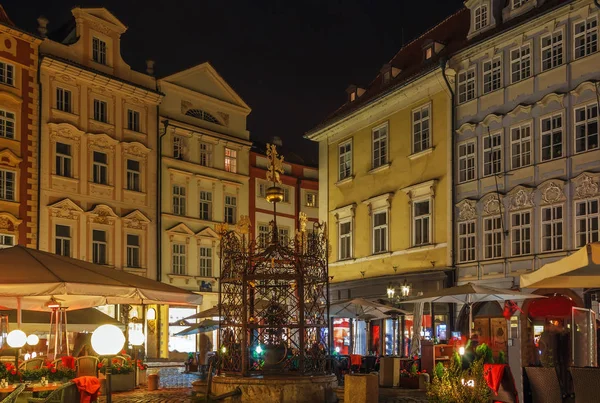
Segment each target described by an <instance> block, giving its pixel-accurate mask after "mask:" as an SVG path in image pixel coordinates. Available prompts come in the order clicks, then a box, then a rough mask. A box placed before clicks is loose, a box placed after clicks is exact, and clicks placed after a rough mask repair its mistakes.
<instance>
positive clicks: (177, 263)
mask: <svg viewBox="0 0 600 403" xmlns="http://www.w3.org/2000/svg"><path fill="white" fill-rule="evenodd" d="M172 251H173V256H172V259H173V274H183V275H185V274H186V268H185V260H186V255H185V245H184V244H182V243H174V244H173V247H172Z"/></svg>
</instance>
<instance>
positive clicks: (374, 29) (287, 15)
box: [0, 0, 462, 156]
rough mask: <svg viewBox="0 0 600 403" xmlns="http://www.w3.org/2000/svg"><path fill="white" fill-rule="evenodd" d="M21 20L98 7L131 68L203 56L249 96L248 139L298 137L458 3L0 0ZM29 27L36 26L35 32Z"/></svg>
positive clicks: (54, 22)
mask: <svg viewBox="0 0 600 403" xmlns="http://www.w3.org/2000/svg"><path fill="white" fill-rule="evenodd" d="M0 3H1V4H2V5H3V6H4V8H5V10H6V12H7V13H8V15H9V17H10V18H11V19H12V20H13V22H15V24H17V25H18V26H20V27H21V28H24V29H27V30H30V31H34V30H36V28H37V22H36V19H37V17H38V16H40V15H44V16H46V17H47V18H48V19H49V20H50V24H49V25H48V28H49V30H50V31H52V30H53V29H56V28H58V27H59V26H60V25H61V24H62V23H63V22H65V21H66V20H67V19H68V18H69V17H70V16H71V13H70V10H71V8H72V7H74V6H76V5H79V6H82V7H106V8H107V9H108V10H109V11H111V12H112V13H113V14H115V16H116V17H117V18H119V19H120V20H121V21H122V22H123V23H124V24H125V25H126V26H127V27H128V28H129V29H128V31H127V32H126V33H125V34H124V35H123V36H122V44H121V52H122V55H123V58H124V59H125V61H126V62H127V63H129V64H130V65H131V66H132V68H134V69H136V70H141V71H144V70H145V60H146V59H153V60H155V61H156V67H155V70H156V74H157V75H158V76H159V77H161V76H165V75H168V74H171V73H174V72H176V71H180V70H183V69H185V68H187V67H191V66H194V65H196V64H199V63H202V62H204V61H210V63H211V64H212V65H213V66H214V67H215V68H216V69H217V71H218V72H219V73H220V74H221V75H222V76H223V78H224V79H225V80H226V81H227V82H228V83H229V84H230V85H231V86H232V87H233V88H234V89H235V91H236V92H237V93H238V94H239V95H240V96H241V97H242V98H243V99H244V100H245V101H246V103H248V105H250V107H251V108H252V113H251V114H250V116H249V119H248V129H249V130H250V133H251V136H252V138H253V139H257V140H268V139H270V138H271V137H272V136H280V137H281V138H282V139H283V141H284V144H285V145H286V146H291V147H293V148H296V149H298V150H299V151H301V153H303V154H305V155H306V154H307V153H311V154H312V155H313V156H314V155H315V154H313V153H316V150H317V147H316V145H315V144H314V143H311V142H309V141H307V140H303V139H302V135H303V134H304V132H306V131H307V130H309V129H311V128H312V127H313V126H315V125H316V124H317V123H319V122H320V121H321V120H323V118H324V117H326V116H327V115H328V114H329V113H331V112H332V111H334V110H335V109H337V108H338V107H339V106H340V105H341V104H342V103H344V102H345V99H346V95H345V92H344V90H345V89H346V87H347V86H348V85H349V84H357V85H363V86H366V85H368V83H369V82H370V81H371V80H372V79H373V78H374V77H375V75H376V74H377V73H378V71H379V69H380V68H381V66H382V65H383V64H384V63H386V62H388V61H389V60H390V59H391V58H392V57H393V56H394V54H395V53H396V52H397V51H398V50H399V49H400V47H401V45H402V43H403V38H404V43H406V42H408V41H410V40H411V39H412V38H414V37H415V36H418V35H420V34H421V33H422V32H423V31H425V30H427V29H428V28H430V27H431V26H432V25H435V24H436V23H438V22H439V21H441V20H442V19H444V18H445V17H446V16H447V15H449V14H451V13H452V12H454V11H456V10H457V9H459V8H460V7H461V6H462V0H429V1H426V0H420V1H411V0H302V1H291V0H280V1H262V0H244V1H231V0H206V1H202V0H185V1H184V0H169V1H164V0H163V1H156V0H154V1H151V0H120V1H113V0H105V1H87V0H27V1H25V0H4V1H2V0H0ZM35 32H37V31H35Z"/></svg>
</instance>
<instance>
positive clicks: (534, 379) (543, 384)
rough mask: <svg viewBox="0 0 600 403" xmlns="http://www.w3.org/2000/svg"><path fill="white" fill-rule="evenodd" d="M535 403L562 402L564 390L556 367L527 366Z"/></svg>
mask: <svg viewBox="0 0 600 403" xmlns="http://www.w3.org/2000/svg"><path fill="white" fill-rule="evenodd" d="M525 374H526V375H527V379H528V380H529V387H530V389H531V395H532V401H533V403H562V401H563V399H562V392H561V387H560V383H559V381H558V375H557V374H556V369H555V368H542V367H525Z"/></svg>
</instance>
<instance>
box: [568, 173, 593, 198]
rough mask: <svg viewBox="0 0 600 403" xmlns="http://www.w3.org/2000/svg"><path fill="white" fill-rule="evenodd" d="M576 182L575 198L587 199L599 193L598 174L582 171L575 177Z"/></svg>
mask: <svg viewBox="0 0 600 403" xmlns="http://www.w3.org/2000/svg"><path fill="white" fill-rule="evenodd" d="M573 182H574V183H575V198H576V199H586V198H588V197H592V196H595V195H597V194H598V175H594V174H589V173H587V172H584V173H582V174H581V175H579V176H578V177H577V178H574V179H573Z"/></svg>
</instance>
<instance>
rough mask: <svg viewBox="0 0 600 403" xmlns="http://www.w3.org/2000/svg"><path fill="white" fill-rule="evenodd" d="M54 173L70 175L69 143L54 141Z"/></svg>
mask: <svg viewBox="0 0 600 403" xmlns="http://www.w3.org/2000/svg"><path fill="white" fill-rule="evenodd" d="M55 154H56V165H55V168H56V175H59V176H65V177H69V178H70V177H71V165H72V158H71V145H70V144H64V143H58V142H57V143H56V152H55Z"/></svg>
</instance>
